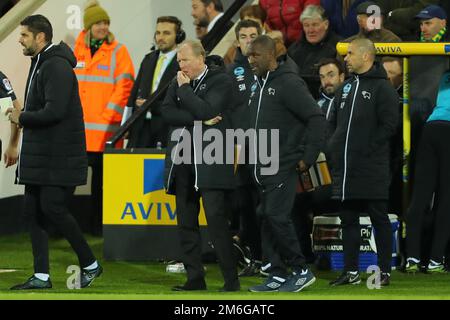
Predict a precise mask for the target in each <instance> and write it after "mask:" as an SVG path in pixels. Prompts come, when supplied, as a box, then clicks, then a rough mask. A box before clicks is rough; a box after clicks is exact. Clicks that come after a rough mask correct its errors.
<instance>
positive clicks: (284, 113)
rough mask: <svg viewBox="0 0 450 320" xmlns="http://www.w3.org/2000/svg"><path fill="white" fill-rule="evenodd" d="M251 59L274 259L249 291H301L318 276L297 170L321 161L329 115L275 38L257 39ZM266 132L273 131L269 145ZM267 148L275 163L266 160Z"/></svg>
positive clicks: (259, 168) (265, 224)
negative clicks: (305, 247)
mask: <svg viewBox="0 0 450 320" xmlns="http://www.w3.org/2000/svg"><path fill="white" fill-rule="evenodd" d="M248 57H249V62H250V66H251V67H252V70H253V73H254V74H255V75H256V76H257V80H256V82H255V83H254V84H253V86H252V87H251V91H252V93H251V95H250V101H249V108H250V124H251V127H250V128H251V129H254V130H255V131H256V135H255V139H254V140H255V142H256V143H254V144H253V146H252V145H251V147H250V149H251V151H250V153H251V154H254V157H253V158H254V159H253V160H256V161H254V163H255V164H254V166H253V168H252V169H253V170H252V174H253V178H254V180H255V182H256V183H257V185H258V188H259V191H260V199H261V203H260V206H259V208H258V214H259V215H260V216H261V238H262V248H263V253H264V256H265V257H267V258H268V260H269V262H270V263H271V274H270V277H269V278H268V279H267V280H266V281H265V282H264V283H262V284H261V285H257V286H253V287H251V288H250V289H249V290H250V291H251V292H273V291H280V292H299V291H301V290H303V289H305V288H306V287H308V286H310V285H312V284H313V283H314V281H315V280H316V279H315V277H314V275H313V274H312V272H311V271H310V270H309V268H308V267H307V265H306V261H305V257H304V256H303V254H302V252H301V249H300V245H299V242H298V239H297V235H296V233H295V230H294V226H293V223H292V218H291V212H292V208H293V205H294V200H295V195H296V185H297V179H298V175H297V173H296V169H297V167H298V168H299V169H300V170H307V169H308V168H309V167H310V166H311V165H313V164H314V163H315V162H316V159H317V157H318V156H319V152H320V150H321V149H322V147H323V144H324V140H325V117H324V115H323V114H322V112H321V110H320V108H319V106H318V105H317V103H316V102H315V101H314V99H313V97H312V96H311V94H310V93H309V91H308V89H307V87H306V85H305V82H304V81H303V80H302V79H301V78H300V76H298V74H297V68H296V65H295V62H294V61H292V59H290V58H289V57H287V56H284V57H280V58H279V59H278V60H277V58H276V54H275V42H274V41H273V40H272V39H271V38H270V37H268V36H259V37H258V38H256V39H255V40H253V42H252V43H251V44H250V48H249V50H248ZM264 132H266V133H269V135H270V137H269V138H268V139H266V143H264V138H262V134H263V133H264ZM277 133H278V141H277V140H276V137H277ZM256 136H257V137H258V138H259V139H257V138H256ZM274 137H275V138H274ZM305 137H306V143H303V141H304V138H305ZM268 141H270V143H269V144H268V143H267V142H268ZM264 150H265V152H266V154H271V156H272V157H273V158H274V159H273V161H271V162H266V161H265V159H264V156H263V155H264ZM276 169H278V170H276ZM288 267H290V270H288V269H287V268H288ZM289 271H290V272H289Z"/></svg>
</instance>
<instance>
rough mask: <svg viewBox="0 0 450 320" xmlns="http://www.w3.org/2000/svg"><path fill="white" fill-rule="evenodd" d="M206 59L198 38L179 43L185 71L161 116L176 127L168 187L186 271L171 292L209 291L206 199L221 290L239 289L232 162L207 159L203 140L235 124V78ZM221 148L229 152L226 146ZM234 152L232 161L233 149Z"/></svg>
mask: <svg viewBox="0 0 450 320" xmlns="http://www.w3.org/2000/svg"><path fill="white" fill-rule="evenodd" d="M205 57H206V54H205V51H204V49H203V46H202V45H201V43H200V42H199V41H185V42H184V43H183V44H181V46H180V47H179V49H178V54H177V59H178V63H179V65H180V69H181V71H179V72H178V75H177V80H176V81H174V82H173V83H172V85H171V86H170V87H169V89H168V92H167V96H166V99H165V100H164V103H163V106H162V114H163V117H164V119H165V120H166V121H167V123H168V124H170V125H171V127H172V129H173V130H172V131H171V134H170V137H169V143H168V144H169V145H168V148H167V155H166V175H165V176H166V179H165V181H166V190H167V192H168V193H169V194H175V195H176V207H177V221H178V229H179V235H180V240H181V247H182V251H183V258H182V261H183V263H184V266H185V268H186V271H187V282H186V283H185V284H184V285H182V286H175V287H174V288H173V290H175V291H191V290H206V283H205V280H204V277H205V275H204V269H203V266H202V262H201V238H200V230H199V223H198V215H199V211H200V197H202V199H203V206H204V209H205V214H206V220H207V223H208V231H209V236H210V238H211V241H212V244H213V246H214V248H215V250H216V253H217V257H218V260H219V266H220V269H221V271H222V274H223V277H224V280H225V284H224V287H223V288H222V290H223V291H238V290H240V284H239V280H238V277H237V262H236V257H235V255H234V250H233V243H232V238H231V233H230V230H229V228H228V219H227V217H226V213H225V192H226V190H232V189H233V187H234V184H233V182H234V181H233V179H234V177H233V162H232V163H231V164H225V162H224V161H223V159H219V161H222V163H217V162H210V161H209V160H207V159H203V154H204V152H205V151H206V147H208V145H207V144H206V143H205V142H204V141H203V140H206V132H207V131H206V129H208V128H213V129H214V130H215V132H219V133H220V134H221V135H222V137H225V130H226V129H228V128H230V127H231V124H230V120H229V119H228V117H227V114H229V113H227V109H228V108H229V107H231V106H232V105H231V104H230V99H229V97H230V96H229V95H230V93H231V92H232V79H231V78H230V77H229V76H228V75H227V74H226V73H225V71H224V70H222V69H218V68H216V67H211V66H208V65H206V64H205ZM194 122H195V125H194ZM203 130H205V136H204V135H203V134H202V132H203ZM222 151H223V152H222V154H223V155H225V154H226V150H222ZM219 153H221V152H219ZM231 156H232V157H231V159H232V160H233V159H234V149H233V154H232V155H231ZM210 160H211V159H210ZM227 163H228V162H227Z"/></svg>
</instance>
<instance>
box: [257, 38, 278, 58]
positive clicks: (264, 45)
mask: <svg viewBox="0 0 450 320" xmlns="http://www.w3.org/2000/svg"><path fill="white" fill-rule="evenodd" d="M251 45H252V46H254V47H258V50H259V51H260V52H264V53H267V54H272V55H273V56H275V52H276V45H275V41H274V40H273V39H272V38H271V37H269V36H266V35H261V36H259V37H256V38H255V40H253V41H252V43H251Z"/></svg>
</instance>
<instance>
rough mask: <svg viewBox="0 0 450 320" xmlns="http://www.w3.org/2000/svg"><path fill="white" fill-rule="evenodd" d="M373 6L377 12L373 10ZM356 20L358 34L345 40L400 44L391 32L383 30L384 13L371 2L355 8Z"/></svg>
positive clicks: (399, 40) (398, 39)
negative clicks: (360, 39)
mask: <svg viewBox="0 0 450 320" xmlns="http://www.w3.org/2000/svg"><path fill="white" fill-rule="evenodd" d="M374 6H376V7H378V8H379V10H374ZM356 14H357V16H356V18H357V21H358V25H359V33H358V34H356V35H354V36H352V37H350V38H348V39H346V40H345V42H351V41H352V40H354V39H358V38H366V39H369V40H371V41H372V42H374V43H377V42H401V41H402V40H401V39H400V38H399V37H398V36H397V35H395V34H394V33H393V32H392V31H390V30H388V29H386V28H384V25H383V23H384V11H383V8H381V7H379V6H378V5H377V4H376V3H375V2H373V1H366V2H364V3H361V4H360V5H359V6H358V7H357V8H356Z"/></svg>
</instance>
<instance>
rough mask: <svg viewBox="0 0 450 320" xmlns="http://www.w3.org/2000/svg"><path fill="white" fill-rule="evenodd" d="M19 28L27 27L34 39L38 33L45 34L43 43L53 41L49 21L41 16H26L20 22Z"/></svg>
mask: <svg viewBox="0 0 450 320" xmlns="http://www.w3.org/2000/svg"><path fill="white" fill-rule="evenodd" d="M20 25H21V26H24V27H28V30H30V31H31V32H32V33H33V36H34V37H36V35H37V34H38V33H41V32H42V33H44V34H45V41H47V42H52V40H53V27H52V24H51V23H50V21H49V20H48V19H47V18H46V17H44V16H43V15H40V14H37V15H33V16H28V17H26V18H25V19H23V20H22V22H20Z"/></svg>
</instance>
